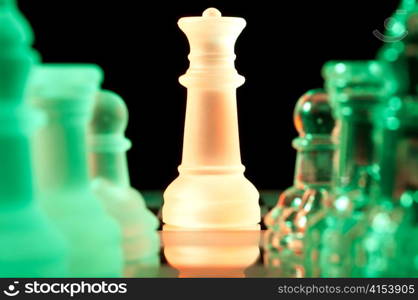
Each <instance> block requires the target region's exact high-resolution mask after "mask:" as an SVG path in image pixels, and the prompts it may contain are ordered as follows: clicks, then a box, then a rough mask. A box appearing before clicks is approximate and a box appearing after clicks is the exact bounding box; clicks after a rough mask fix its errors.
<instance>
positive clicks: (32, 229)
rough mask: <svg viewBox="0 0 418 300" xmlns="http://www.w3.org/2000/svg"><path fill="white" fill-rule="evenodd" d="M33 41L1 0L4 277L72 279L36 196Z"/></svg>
mask: <svg viewBox="0 0 418 300" xmlns="http://www.w3.org/2000/svg"><path fill="white" fill-rule="evenodd" d="M32 40H33V36H32V31H31V28H30V26H29V24H28V23H27V22H26V20H25V19H24V18H23V16H22V15H21V14H20V13H19V12H18V10H17V8H16V4H15V1H12V0H2V1H0V123H1V126H0V277H63V276H67V275H68V265H67V263H68V260H67V255H66V254H67V251H66V250H67V248H66V244H65V241H64V238H63V237H62V236H61V235H60V234H59V232H58V230H57V229H56V228H55V227H54V226H53V225H52V223H50V222H49V220H47V217H46V216H45V215H44V214H43V213H42V212H41V210H40V209H39V206H38V200H39V199H38V197H37V195H36V194H35V192H34V185H33V177H32V160H31V154H32V153H31V143H30V139H31V138H32V135H33V133H34V131H35V129H37V128H38V127H39V126H40V125H41V124H42V120H43V118H42V117H43V116H42V114H41V113H40V112H39V111H37V110H35V109H34V108H33V107H31V106H30V105H28V103H27V102H26V101H25V100H24V99H25V97H24V95H25V90H26V85H27V80H28V77H29V73H30V71H31V69H32V66H33V64H34V60H35V57H36V55H35V54H34V52H33V50H32V49H31V48H30V45H31V43H32Z"/></svg>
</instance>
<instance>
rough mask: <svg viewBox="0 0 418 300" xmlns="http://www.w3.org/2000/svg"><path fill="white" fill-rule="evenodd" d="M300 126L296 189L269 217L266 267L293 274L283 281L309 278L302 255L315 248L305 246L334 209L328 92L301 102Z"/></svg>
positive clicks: (283, 196) (298, 107)
mask: <svg viewBox="0 0 418 300" xmlns="http://www.w3.org/2000/svg"><path fill="white" fill-rule="evenodd" d="M294 123H295V127H296V130H297V131H298V133H299V137H297V138H296V139H294V140H293V147H294V148H295V149H296V150H297V156H296V167H295V175H294V185H293V186H292V187H290V188H288V189H287V190H285V191H284V192H283V193H282V194H281V195H280V196H279V201H278V203H277V205H276V206H275V207H274V208H273V209H272V210H271V211H270V212H269V213H268V214H267V215H266V216H265V218H264V223H265V224H266V226H267V227H268V229H269V230H268V231H266V233H265V245H264V249H265V251H266V255H265V257H266V260H265V263H267V265H268V266H272V267H273V266H279V267H280V268H282V269H287V271H283V272H284V274H282V275H283V276H300V275H301V274H302V273H303V271H302V270H301V269H302V267H301V264H302V263H301V262H300V260H301V256H302V255H301V252H302V248H303V250H304V251H305V250H306V249H307V247H308V246H310V245H304V247H303V245H302V239H303V238H304V235H305V232H306V230H308V229H309V227H313V228H316V226H317V224H316V223H318V222H320V221H321V220H322V219H323V217H324V216H325V215H326V211H327V210H328V209H329V207H330V206H331V197H330V194H329V193H330V190H331V182H332V161H333V154H334V149H335V143H334V142H333V141H332V138H331V133H332V131H333V129H334V125H335V122H334V118H333V116H332V110H331V106H330V103H329V101H328V96H327V94H326V93H325V92H324V91H323V90H311V91H308V92H307V93H305V94H304V95H303V96H302V97H301V98H300V99H299V100H298V102H297V103H296V107H295V110H294ZM313 228H312V229H313ZM309 244H310V243H309ZM281 257H282V259H280V258H281ZM290 257H294V260H295V261H299V263H295V264H294V269H293V270H291V269H292V267H289V266H285V264H286V263H288V264H289V262H291V261H292V259H290ZM293 273H294V274H293Z"/></svg>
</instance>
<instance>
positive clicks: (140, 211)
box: [88, 91, 160, 276]
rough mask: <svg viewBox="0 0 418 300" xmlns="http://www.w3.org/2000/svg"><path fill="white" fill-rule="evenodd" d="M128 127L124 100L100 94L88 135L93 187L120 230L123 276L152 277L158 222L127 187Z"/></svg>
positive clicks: (157, 259)
mask: <svg viewBox="0 0 418 300" xmlns="http://www.w3.org/2000/svg"><path fill="white" fill-rule="evenodd" d="M127 124H128V110H127V108H126V105H125V103H124V101H123V100H122V99H121V98H120V97H119V96H118V95H116V94H115V93H113V92H110V91H100V92H99V93H98V95H97V97H96V103H95V106H94V109H93V118H92V121H91V122H90V127H89V135H88V141H89V159H90V160H89V164H90V173H91V177H92V178H93V180H92V188H93V191H94V192H95V194H96V195H97V196H98V197H99V198H100V199H101V200H102V202H103V203H104V206H105V207H106V209H107V211H108V212H109V214H110V215H111V216H112V217H113V218H114V219H115V220H117V221H118V223H119V225H120V227H121V229H122V237H123V249H124V258H125V267H126V268H125V270H130V271H129V273H128V274H125V275H132V276H151V275H153V273H156V272H157V271H158V267H159V265H160V256H159V250H160V242H159V236H158V233H157V229H158V227H159V221H158V219H157V218H156V217H155V216H154V215H153V214H152V213H151V212H150V211H149V210H148V209H147V207H146V205H145V200H144V199H143V197H142V195H141V194H140V193H139V192H138V191H137V190H135V189H133V188H132V187H131V185H130V180H129V171H128V164H127V158H126V151H127V150H128V149H129V148H130V146H131V143H130V141H129V140H128V139H127V138H125V136H124V131H125V129H126V126H127ZM131 272H135V273H134V274H132V273H131Z"/></svg>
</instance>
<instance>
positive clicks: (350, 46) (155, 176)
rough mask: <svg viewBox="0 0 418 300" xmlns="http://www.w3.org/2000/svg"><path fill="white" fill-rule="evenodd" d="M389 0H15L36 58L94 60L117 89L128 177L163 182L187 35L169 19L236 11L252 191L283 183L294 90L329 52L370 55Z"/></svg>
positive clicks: (170, 169) (142, 185)
mask: <svg viewBox="0 0 418 300" xmlns="http://www.w3.org/2000/svg"><path fill="white" fill-rule="evenodd" d="M397 5H398V0H384V1H382V0H350V1H337V0H335V1H319V0H316V1H314V0H293V1H277V0H276V1H271V0H270V1H266V0H258V1H243V0H241V1H238V0H236V1H233V0H224V1H210V0H202V1H199V0H195V1H182V0H176V1H139V0H131V1H128V0H119V1H104V0H71V1H70V0H60V1H57V0H41V1H31V0H20V1H19V6H20V8H21V10H22V11H23V13H24V14H25V15H26V17H27V18H28V20H29V21H30V23H31V25H32V27H33V29H34V31H35V36H36V41H35V45H34V46H35V48H36V49H37V50H38V51H40V53H41V55H42V57H43V60H44V61H45V62H88V63H97V64H99V65H100V66H101V67H102V68H103V69H104V71H105V81H104V84H103V87H104V88H106V89H110V90H113V91H115V92H117V93H119V94H120V95H121V96H122V97H123V98H124V99H125V101H126V103H127V105H128V108H129V112H130V123H129V127H128V131H127V136H128V137H129V138H130V139H131V140H132V142H133V148H132V149H131V150H130V152H129V164H130V172H131V177H132V185H133V186H135V187H136V188H139V189H164V188H165V187H166V186H167V185H168V184H169V183H170V182H171V181H172V180H173V179H174V178H175V176H176V175H177V166H178V165H179V163H180V159H181V148H182V135H183V125H184V114H185V104H186V101H185V100H186V89H185V88H184V87H182V86H181V85H180V84H179V83H178V81H177V79H178V77H179V76H180V75H182V74H183V73H184V72H185V71H186V69H187V67H188V61H187V54H188V51H189V49H188V43H187V40H186V37H185V36H184V35H183V33H182V32H181V31H180V29H179V28H178V27H177V20H178V19H179V18H180V17H183V16H192V15H201V13H202V11H203V10H204V9H205V8H207V7H210V6H214V7H217V8H218V9H220V10H221V12H222V14H223V15H225V16H240V17H243V18H245V19H246V21H247V27H246V28H245V29H244V31H243V33H242V34H241V36H240V37H239V39H238V41H237V43H236V48H235V49H236V51H235V52H236V54H237V60H236V67H237V69H238V72H239V73H240V74H242V75H243V76H245V77H246V82H245V84H244V85H243V86H242V87H240V88H239V89H238V95H237V97H238V110H239V111H238V114H239V122H240V139H241V154H242V160H243V163H244V164H245V166H246V167H247V170H246V175H247V177H248V178H249V179H250V180H251V181H252V182H253V183H254V184H255V185H256V186H257V187H258V188H259V189H283V188H286V187H288V186H290V185H291V184H292V179H293V170H294V160H295V152H294V149H292V147H291V140H292V138H294V137H295V136H296V131H295V129H294V127H293V123H292V111H293V107H294V104H295V102H296V100H297V99H298V97H299V96H300V95H302V94H303V93H304V92H306V91H307V90H308V89H312V88H318V87H321V86H322V78H321V74H320V70H321V66H322V65H323V64H324V62H326V61H327V60H330V59H339V60H343V59H372V58H374V56H375V53H376V51H377V49H378V48H379V47H380V46H381V43H382V42H381V41H379V40H378V39H377V38H376V37H374V36H373V34H372V31H373V30H375V29H378V30H380V31H381V32H383V31H384V21H385V19H386V18H388V17H389V16H390V15H391V13H392V12H393V11H394V10H395V9H396V7H397Z"/></svg>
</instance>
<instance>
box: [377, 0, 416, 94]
mask: <svg viewBox="0 0 418 300" xmlns="http://www.w3.org/2000/svg"><path fill="white" fill-rule="evenodd" d="M417 25H418V3H417V1H416V0H402V1H401V3H400V5H399V8H398V9H397V10H396V11H395V12H394V13H393V15H392V16H391V17H390V18H389V19H388V20H387V21H386V24H385V26H386V29H387V30H386V32H385V33H384V34H383V35H381V34H379V33H378V34H376V33H375V35H376V36H377V37H378V38H379V39H380V40H382V41H383V42H384V44H383V47H382V48H381V49H380V50H379V52H378V55H377V57H378V59H379V60H382V61H385V62H388V63H389V64H390V66H391V68H392V70H393V74H394V76H395V77H396V80H397V82H398V84H399V90H398V93H399V94H401V95H416V94H417V92H418V89H417V88H418V26H417Z"/></svg>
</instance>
